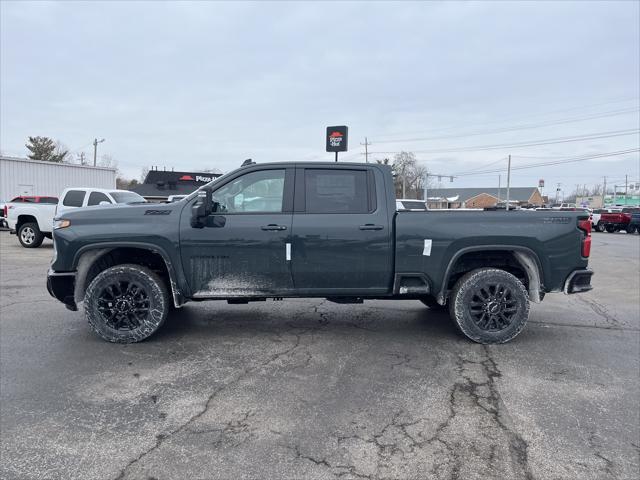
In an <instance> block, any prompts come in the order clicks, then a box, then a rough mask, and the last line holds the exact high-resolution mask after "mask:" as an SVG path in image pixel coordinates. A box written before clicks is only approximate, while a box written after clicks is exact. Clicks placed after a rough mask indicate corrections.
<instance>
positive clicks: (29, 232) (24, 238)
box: [18, 223, 44, 248]
mask: <svg viewBox="0 0 640 480" xmlns="http://www.w3.org/2000/svg"><path fill="white" fill-rule="evenodd" d="M43 240H44V234H43V233H42V232H41V231H40V229H39V228H38V224H37V223H23V224H22V225H20V228H19V229H18V241H19V242H20V245H22V246H23V247H24V248H38V247H39V246H40V245H42V242H43Z"/></svg>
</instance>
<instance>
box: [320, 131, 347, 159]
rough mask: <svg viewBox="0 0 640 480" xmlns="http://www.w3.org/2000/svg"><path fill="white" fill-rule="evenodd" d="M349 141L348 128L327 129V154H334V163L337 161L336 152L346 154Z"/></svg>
mask: <svg viewBox="0 0 640 480" xmlns="http://www.w3.org/2000/svg"><path fill="white" fill-rule="evenodd" d="M348 139H349V127H347V126H346V125H339V126H335V127H327V137H326V142H327V152H336V162H337V161H338V152H346V151H347V146H348V143H349V142H348Z"/></svg>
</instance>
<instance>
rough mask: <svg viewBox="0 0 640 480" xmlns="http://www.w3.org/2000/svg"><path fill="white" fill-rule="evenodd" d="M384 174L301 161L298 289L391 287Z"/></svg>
mask: <svg viewBox="0 0 640 480" xmlns="http://www.w3.org/2000/svg"><path fill="white" fill-rule="evenodd" d="M383 188H384V183H383V177H382V174H381V173H380V172H379V171H378V170H376V169H368V168H366V167H359V166H355V165H354V166H353V167H351V166H349V167H342V166H340V167H338V166H336V167H333V166H332V167H324V168H323V167H321V166H318V167H299V168H298V169H297V170H296V189H295V203H294V215H293V232H292V233H293V238H292V248H291V267H292V273H293V283H294V287H295V289H296V291H297V292H299V293H302V294H304V293H312V294H326V295H330V294H340V295H346V294H349V295H352V294H376V293H386V292H388V291H389V289H390V288H391V282H392V275H391V269H392V261H393V258H392V242H391V234H392V232H391V227H390V222H389V215H391V214H392V212H387V203H386V201H385V198H386V197H385V194H384V192H383V191H382V190H383Z"/></svg>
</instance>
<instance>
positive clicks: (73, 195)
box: [57, 189, 86, 213]
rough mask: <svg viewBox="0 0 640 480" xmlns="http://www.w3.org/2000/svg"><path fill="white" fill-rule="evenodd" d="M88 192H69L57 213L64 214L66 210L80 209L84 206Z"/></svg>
mask: <svg viewBox="0 0 640 480" xmlns="http://www.w3.org/2000/svg"><path fill="white" fill-rule="evenodd" d="M85 195H86V192H85V191H84V190H75V189H74V190H67V192H66V193H65V194H64V197H62V201H61V203H59V204H58V208H57V213H62V212H64V211H65V210H69V209H73V208H80V207H82V205H83V204H84V198H85Z"/></svg>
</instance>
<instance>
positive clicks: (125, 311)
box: [84, 265, 169, 343]
mask: <svg viewBox="0 0 640 480" xmlns="http://www.w3.org/2000/svg"><path fill="white" fill-rule="evenodd" d="M84 310H85V315H86V317H87V321H88V322H89V325H90V326H91V328H92V329H93V331H95V332H96V333H97V334H98V335H100V336H101V337H102V338H103V339H105V340H106V341H108V342H114V343H134V342H140V341H142V340H144V339H146V338H148V337H150V336H151V335H153V334H154V333H155V332H156V331H157V330H158V329H159V328H160V327H161V326H162V324H163V323H164V321H165V319H166V318H167V313H168V312H169V295H168V293H167V287H166V285H165V283H164V281H163V280H162V279H161V278H160V277H159V276H158V275H156V274H155V273H154V272H152V271H151V270H149V269H148V268H145V267H142V266H140V265H116V266H115V267H111V268H108V269H106V270H105V271H103V272H101V273H100V274H98V275H97V276H96V278H94V279H93V281H92V282H91V284H90V285H89V287H88V288H87V291H86V293H85V297H84Z"/></svg>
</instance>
